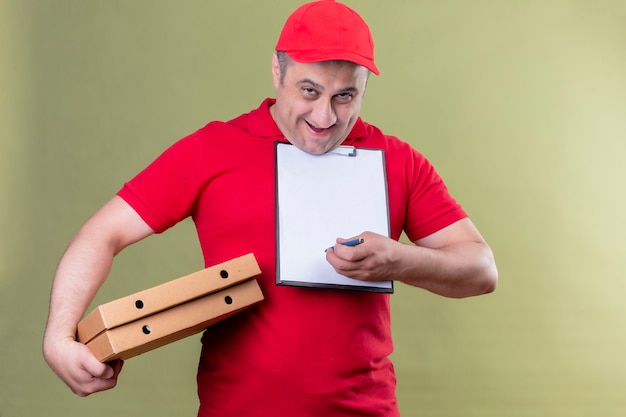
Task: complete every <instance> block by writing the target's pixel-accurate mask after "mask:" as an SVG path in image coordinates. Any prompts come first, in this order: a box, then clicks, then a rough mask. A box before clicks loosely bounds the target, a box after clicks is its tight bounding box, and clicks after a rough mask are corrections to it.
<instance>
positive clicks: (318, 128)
mask: <svg viewBox="0 0 626 417" xmlns="http://www.w3.org/2000/svg"><path fill="white" fill-rule="evenodd" d="M306 124H307V126H309V129H311V130H312V131H313V132H315V133H325V132H326V131H327V130H328V129H329V128H326V127H315V126H313V125H312V124H311V123H309V122H306Z"/></svg>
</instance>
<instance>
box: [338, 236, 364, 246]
mask: <svg viewBox="0 0 626 417" xmlns="http://www.w3.org/2000/svg"><path fill="white" fill-rule="evenodd" d="M363 242H365V240H363V238H362V237H359V238H356V239H352V240H348V241H347V242H343V243H342V245H344V246H356V245H360V244H361V243H363Z"/></svg>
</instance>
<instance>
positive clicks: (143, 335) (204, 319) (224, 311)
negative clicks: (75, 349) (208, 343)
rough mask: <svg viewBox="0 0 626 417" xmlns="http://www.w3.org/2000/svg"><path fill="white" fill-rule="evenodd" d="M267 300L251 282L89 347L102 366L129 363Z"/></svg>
mask: <svg viewBox="0 0 626 417" xmlns="http://www.w3.org/2000/svg"><path fill="white" fill-rule="evenodd" d="M261 300H263V294H262V292H261V288H260V287H259V284H258V282H257V281H256V280H248V281H246V282H242V283H239V284H236V285H234V286H231V287H229V288H226V289H224V290H221V291H218V292H215V293H212V294H209V295H206V296H204V297H201V298H198V299H195V300H192V301H189V302H187V303H184V304H180V305H177V306H175V307H172V308H169V309H167V310H164V311H161V312H159V313H157V314H154V315H151V316H148V317H144V318H141V319H139V320H136V321H133V322H131V323H127V324H124V325H122V326H119V327H116V328H113V329H110V330H106V331H104V332H102V333H100V334H99V335H98V336H96V337H95V338H93V339H92V340H91V341H89V342H88V343H87V347H88V348H89V349H91V351H92V352H93V353H94V355H95V356H96V357H97V358H98V360H100V361H101V362H108V361H111V360H114V359H128V358H132V357H133V356H137V355H139V354H142V353H144V352H147V351H150V350H152V349H156V348H158V347H161V346H163V345H166V344H168V343H171V342H174V341H176V340H180V339H182V338H184V337H187V336H191V335H193V334H195V333H198V332H200V331H202V330H204V329H206V328H207V327H209V326H211V325H213V324H215V323H217V322H220V321H222V320H224V319H226V318H228V317H230V316H232V315H234V314H235V313H238V312H240V311H242V310H244V309H246V308H248V307H250V306H252V305H254V304H256V303H258V302H259V301H261Z"/></svg>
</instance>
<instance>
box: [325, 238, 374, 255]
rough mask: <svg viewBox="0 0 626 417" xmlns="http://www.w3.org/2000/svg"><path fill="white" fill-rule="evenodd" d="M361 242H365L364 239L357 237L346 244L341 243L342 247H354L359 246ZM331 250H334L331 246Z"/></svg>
mask: <svg viewBox="0 0 626 417" xmlns="http://www.w3.org/2000/svg"><path fill="white" fill-rule="evenodd" d="M363 242H365V239H363V238H362V237H359V238H356V239H352V240H348V241H347V242H343V243H342V245H343V246H356V245H360V244H361V243H363ZM332 248H333V249H335V247H334V246H332ZM326 251H328V249H325V250H324V252H326Z"/></svg>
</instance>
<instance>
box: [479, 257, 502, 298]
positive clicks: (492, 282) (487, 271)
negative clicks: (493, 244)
mask: <svg viewBox="0 0 626 417" xmlns="http://www.w3.org/2000/svg"><path fill="white" fill-rule="evenodd" d="M480 277H481V279H480V280H479V281H480V290H481V292H480V293H479V294H478V295H483V294H490V293H492V292H494V291H495V290H496V288H497V287H498V267H497V266H496V262H495V260H494V259H493V255H492V256H490V257H489V259H488V260H487V261H486V262H485V263H484V265H483V268H482V272H481V274H480Z"/></svg>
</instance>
